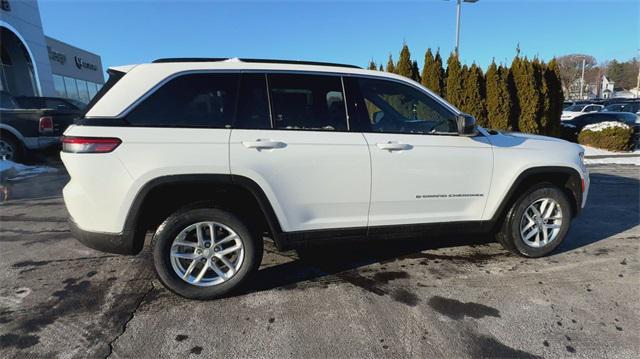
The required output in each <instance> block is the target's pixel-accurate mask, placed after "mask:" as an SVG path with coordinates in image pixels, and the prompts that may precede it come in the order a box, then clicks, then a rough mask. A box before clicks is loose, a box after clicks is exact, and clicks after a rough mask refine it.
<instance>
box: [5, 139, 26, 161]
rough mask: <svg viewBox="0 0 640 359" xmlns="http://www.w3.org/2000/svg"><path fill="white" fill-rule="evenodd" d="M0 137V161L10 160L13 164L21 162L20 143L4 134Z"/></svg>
mask: <svg viewBox="0 0 640 359" xmlns="http://www.w3.org/2000/svg"><path fill="white" fill-rule="evenodd" d="M1 135H2V137H0V160H10V161H14V162H18V161H20V160H21V157H22V156H21V154H22V152H21V150H22V148H21V147H20V143H19V142H18V140H17V139H16V138H15V137H13V136H12V135H7V134H6V133H2V134H1Z"/></svg>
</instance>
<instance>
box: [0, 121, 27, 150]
mask: <svg viewBox="0 0 640 359" xmlns="http://www.w3.org/2000/svg"><path fill="white" fill-rule="evenodd" d="M0 130H5V131H7V132H9V133H11V134H12V135H14V136H15V137H16V138H17V139H18V141H20V143H21V144H22V146H25V142H24V136H23V135H22V134H21V133H20V131H18V130H16V129H15V128H14V127H12V126H9V125H7V124H4V123H0Z"/></svg>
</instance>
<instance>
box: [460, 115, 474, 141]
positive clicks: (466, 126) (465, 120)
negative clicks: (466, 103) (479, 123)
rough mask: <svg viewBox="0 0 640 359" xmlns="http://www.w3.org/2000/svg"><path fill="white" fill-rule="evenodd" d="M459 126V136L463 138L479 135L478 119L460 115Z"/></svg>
mask: <svg viewBox="0 0 640 359" xmlns="http://www.w3.org/2000/svg"><path fill="white" fill-rule="evenodd" d="M456 122H457V124H458V134H460V135H461V136H469V137H471V136H475V135H477V134H478V129H477V127H476V119H475V118H474V117H473V116H471V115H467V114H462V115H459V116H458V118H457V121H456Z"/></svg>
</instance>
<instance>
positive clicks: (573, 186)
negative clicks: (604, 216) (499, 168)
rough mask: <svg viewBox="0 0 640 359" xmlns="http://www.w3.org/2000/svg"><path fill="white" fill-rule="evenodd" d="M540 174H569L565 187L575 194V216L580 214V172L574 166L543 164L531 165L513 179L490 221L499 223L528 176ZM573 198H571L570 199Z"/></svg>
mask: <svg viewBox="0 0 640 359" xmlns="http://www.w3.org/2000/svg"><path fill="white" fill-rule="evenodd" d="M540 174H562V175H569V179H568V181H567V182H566V183H565V184H564V188H566V189H568V190H569V191H571V193H572V194H573V200H574V203H573V204H574V205H575V213H574V217H575V216H578V215H579V214H580V212H581V210H582V195H583V193H582V176H581V175H580V172H578V170H576V169H575V168H573V167H563V166H541V167H531V168H527V169H525V170H524V171H522V172H521V173H520V174H519V175H518V177H516V179H515V180H514V181H513V183H512V184H511V186H510V187H509V190H508V191H507V194H506V195H505V196H504V197H503V198H502V201H501V202H500V205H498V207H497V208H496V210H495V212H494V213H493V216H492V217H491V219H490V220H489V222H490V223H493V224H495V223H498V222H499V221H500V220H501V219H502V216H503V215H504V213H506V210H508V207H509V206H510V205H511V204H512V203H513V202H514V201H515V200H516V199H517V198H518V196H519V193H516V190H517V189H518V187H519V186H520V185H521V184H522V183H524V182H525V181H526V180H527V179H528V178H531V177H532V176H535V175H540ZM569 200H571V198H570V199H569Z"/></svg>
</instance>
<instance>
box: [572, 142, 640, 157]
mask: <svg viewBox="0 0 640 359" xmlns="http://www.w3.org/2000/svg"><path fill="white" fill-rule="evenodd" d="M580 146H581V147H582V148H584V155H585V157H589V156H629V155H639V156H640V148H639V149H636V150H634V151H632V152H613V151H607V150H601V149H599V148H595V147H589V146H585V145H580Z"/></svg>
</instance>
